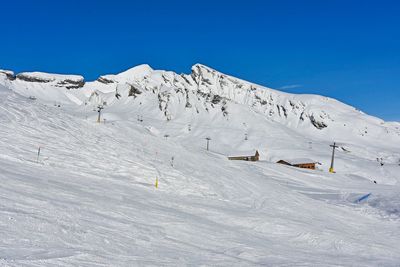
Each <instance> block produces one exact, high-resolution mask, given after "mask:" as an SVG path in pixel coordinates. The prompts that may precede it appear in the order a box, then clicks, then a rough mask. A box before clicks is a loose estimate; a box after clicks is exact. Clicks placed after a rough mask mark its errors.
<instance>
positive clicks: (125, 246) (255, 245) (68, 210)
mask: <svg viewBox="0 0 400 267" xmlns="http://www.w3.org/2000/svg"><path fill="white" fill-rule="evenodd" d="M20 77H21V76H20V75H16V76H15V75H14V73H11V72H5V71H0V125H1V127H0V136H1V137H2V138H1V139H0V151H2V153H1V154H0V179H1V181H2V183H1V184H0V197H1V199H2V201H1V206H0V215H1V216H0V225H1V227H0V235H1V236H2V238H1V239H0V265H5V266H55V265H56V266H57V265H63V266H132V265H142V266H148V265H159V266H160V265H161V266H185V265H207V266H210V265H211V266H259V265H268V266H271V265H278V266H280V265H284V266H300V265H301V266H397V265H398V263H399V262H400V248H399V246H398V244H399V242H400V231H399V223H400V212H399V210H400V197H399V193H400V183H399V181H400V176H399V175H398V173H399V169H400V166H399V165H398V161H399V158H400V155H399V151H400V150H399V148H400V136H399V126H400V125H399V124H398V123H386V122H383V121H382V120H380V119H377V118H373V117H370V116H368V115H365V114H363V113H361V112H359V111H357V110H355V109H354V108H352V107H350V106H348V105H345V104H343V103H340V102H338V101H336V100H333V99H330V98H326V97H321V96H314V95H292V94H286V93H282V92H279V91H276V90H272V89H269V88H264V87H261V86H258V85H255V84H252V83H248V82H245V81H242V80H239V79H236V78H233V77H230V76H227V75H225V74H222V73H219V72H217V71H215V70H212V69H210V68H208V67H205V66H203V65H195V66H194V67H193V70H192V73H191V74H190V75H185V74H183V75H178V74H175V73H173V72H166V71H159V70H153V69H151V68H150V67H149V66H147V65H142V66H138V67H135V68H133V69H130V70H128V71H126V72H124V73H121V74H117V75H104V76H101V77H100V78H99V79H98V80H97V81H93V82H86V83H84V80H83V78H81V77H80V76H60V75H52V74H41V73H33V74H32V73H30V74H24V77H30V79H31V78H33V77H34V78H35V80H34V79H31V80H27V79H25V78H22V79H21V78H20ZM38 80H40V81H38ZM44 80H46V81H47V82H43V81H44ZM71 84H72V85H73V84H75V85H77V86H78V87H76V88H67V86H70V85H71ZM10 89H11V90H10ZM117 94H118V97H116V95H117ZM30 96H35V97H36V98H37V100H32V99H29V98H28V97H30ZM104 103H105V104H104ZM100 104H101V105H104V110H103V118H105V123H101V124H97V123H95V121H96V118H97V112H96V111H93V108H95V107H97V106H98V105H100ZM138 119H139V120H138ZM206 137H210V138H211V140H210V151H206V150H205V145H206V140H205V138H206ZM246 139H247V140H246ZM333 140H337V141H340V142H341V143H340V148H339V149H338V151H337V153H336V156H337V157H336V161H335V170H336V171H337V173H336V174H331V173H329V172H327V170H328V168H329V163H330V153H331V150H330V147H329V144H331V142H332V141H333ZM38 147H41V154H40V157H39V160H38V162H37V149H38ZM253 149H258V151H259V152H260V154H261V159H262V160H261V161H259V162H240V161H229V160H227V155H232V154H235V155H238V154H240V153H241V152H242V151H248V150H253ZM295 158H310V159H313V160H315V161H318V162H320V163H321V165H318V170H316V171H311V170H303V169H296V168H292V167H289V166H284V165H280V164H276V163H275V162H276V161H277V160H279V159H295ZM377 158H378V160H377ZM381 158H382V160H383V161H384V165H383V166H381V164H380V161H381ZM378 161H379V162H378ZM156 177H158V178H159V188H157V189H156V188H155V187H154V183H155V180H156ZM374 180H375V181H376V182H377V184H375V183H373V181H374ZM367 193H372V194H371V196H370V197H369V198H367V199H366V200H362V201H361V202H359V203H357V199H359V198H361V197H362V196H364V195H366V194H367ZM316 211H317V212H316Z"/></svg>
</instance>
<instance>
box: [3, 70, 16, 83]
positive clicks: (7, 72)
mask: <svg viewBox="0 0 400 267" xmlns="http://www.w3.org/2000/svg"><path fill="white" fill-rule="evenodd" d="M0 74H3V75H5V76H6V78H7V79H9V80H11V81H14V80H15V74H14V72H13V71H11V70H0Z"/></svg>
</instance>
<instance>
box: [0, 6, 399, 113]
mask: <svg viewBox="0 0 400 267" xmlns="http://www.w3.org/2000/svg"><path fill="white" fill-rule="evenodd" d="M0 12H1V16H0V22H1V25H2V28H1V33H0V34H1V35H0V36H1V37H0V68H4V69H12V70H14V71H16V72H21V71H33V70H37V71H45V72H56V73H75V74H82V75H83V76H85V78H86V79H87V80H91V79H96V78H97V76H99V75H101V74H107V73H117V72H120V71H123V70H125V69H127V68H130V67H132V66H135V65H138V64H142V63H148V64H149V65H151V66H152V67H153V68H156V69H166V70H173V71H176V72H178V73H182V72H183V73H189V72H190V67H191V66H192V65H193V64H195V63H202V64H205V65H208V66H210V67H213V68H215V69H217V70H220V71H222V72H225V73H227V74H231V75H234V76H237V77H240V78H243V79H245V80H249V81H252V82H256V83H259V84H262V85H266V86H269V87H272V88H278V89H279V88H281V90H284V91H287V92H294V93H315V94H322V95H326V96H330V97H334V98H337V99H339V100H341V101H344V102H346V103H348V104H351V105H353V106H355V107H357V108H359V109H361V110H363V111H365V112H367V113H369V114H371V115H375V116H378V117H381V118H383V119H386V120H398V121H400V108H399V101H400V86H399V84H400V1H386V0H381V1H368V0H364V1H355V0H354V1H351V0H347V1H342V0H331V1H311V0H303V1H295V0H293V1H285V0H281V1H253V0H248V1H217V0H214V1H209V0H203V1H174V0H170V1H122V0H114V1H103V0H98V1H76V0H69V1H63V0H59V1H50V0H37V1H28V0H27V1H4V2H2V3H1V11H0Z"/></svg>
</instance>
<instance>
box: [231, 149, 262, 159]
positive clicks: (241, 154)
mask: <svg viewBox="0 0 400 267" xmlns="http://www.w3.org/2000/svg"><path fill="white" fill-rule="evenodd" d="M257 151H258V149H254V150H247V151H239V152H238V153H237V154H235V155H229V157H250V156H255V155H256V152H257Z"/></svg>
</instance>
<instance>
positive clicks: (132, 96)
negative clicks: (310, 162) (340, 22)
mask: <svg viewBox="0 0 400 267" xmlns="http://www.w3.org/2000/svg"><path fill="white" fill-rule="evenodd" d="M0 83H1V84H3V85H5V86H6V87H9V88H11V89H12V90H14V91H15V92H18V93H19V94H21V95H24V96H35V97H37V98H39V99H41V100H47V101H50V102H57V103H63V104H71V103H74V104H76V105H78V106H82V105H91V106H94V107H95V106H97V105H98V104H100V103H106V104H107V106H115V105H117V106H128V107H130V108H131V109H132V110H135V109H136V110H137V109H138V108H139V107H138V105H143V102H150V103H151V104H150V103H149V105H150V106H149V107H145V108H150V109H158V110H159V113H160V114H162V116H158V117H159V118H160V119H161V118H163V119H165V120H174V119H175V118H177V117H179V116H181V115H182V113H190V114H192V113H197V114H199V113H208V114H210V117H212V116H220V115H222V116H224V117H226V119H227V120H229V119H231V120H235V118H234V116H232V114H231V113H234V112H235V111H234V110H235V109H237V108H238V106H241V107H244V108H245V109H248V110H251V111H252V112H255V113H258V114H263V115H264V116H265V118H266V119H268V120H271V121H275V122H279V123H281V124H283V125H286V126H288V127H290V128H292V129H296V130H298V131H301V132H307V133H310V134H312V135H318V136H325V137H330V138H331V139H332V140H333V139H335V137H336V131H340V132H341V133H342V135H344V136H347V135H350V136H352V137H353V136H356V137H360V136H361V137H366V138H368V137H369V138H370V139H374V140H376V139H378V138H380V139H384V140H385V141H386V140H387V139H386V138H390V140H392V139H394V140H396V139H397V140H398V139H399V137H400V124H399V123H385V122H384V121H383V120H381V119H378V118H374V117H371V116H368V115H366V114H364V113H362V112H361V111H359V110H356V109H355V108H353V107H351V106H348V105H346V104H343V103H341V102H339V101H336V100H334V99H332V98H328V97H323V96H317V95H295V94H288V93H283V92H279V91H276V90H273V89H270V88H266V87H263V86H259V85H256V84H253V83H250V82H246V81H243V80H240V79H237V78H234V77H231V76H228V75H225V74H222V73H220V72H218V71H215V70H213V69H211V68H209V67H206V66H204V65H200V64H196V65H194V66H193V67H192V72H191V74H189V75H187V74H180V75H178V74H176V73H174V72H169V71H160V70H153V69H152V68H151V67H150V66H148V65H140V66H137V67H134V68H132V69H129V70H127V71H125V72H123V73H120V74H117V75H104V76H101V77H99V78H98V79H97V80H96V81H94V82H87V83H85V82H84V79H83V77H82V76H78V75H58V74H47V73H40V72H32V73H20V74H18V75H16V76H14V73H13V72H12V71H2V70H0ZM119 96H120V97H119ZM154 100H156V101H154ZM144 106H145V105H144ZM382 135H383V136H385V138H382ZM366 138H364V139H366ZM360 140H363V138H360Z"/></svg>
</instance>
